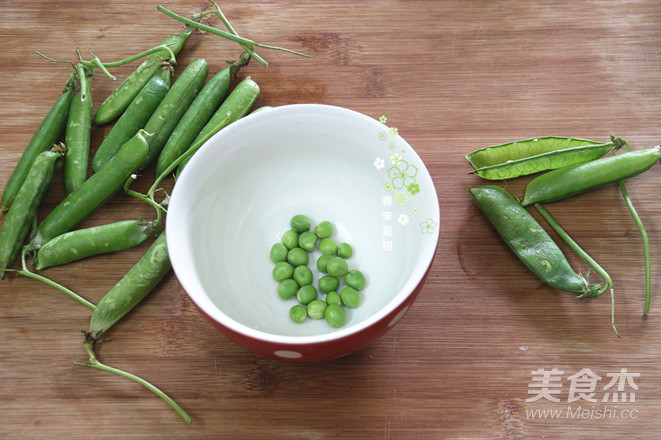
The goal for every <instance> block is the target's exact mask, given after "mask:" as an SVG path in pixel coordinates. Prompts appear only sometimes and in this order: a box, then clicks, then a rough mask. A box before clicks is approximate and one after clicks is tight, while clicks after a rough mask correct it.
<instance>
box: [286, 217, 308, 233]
mask: <svg viewBox="0 0 661 440" xmlns="http://www.w3.org/2000/svg"><path fill="white" fill-rule="evenodd" d="M289 224H290V226H291V228H292V229H293V230H295V231H296V232H305V231H309V230H310V219H309V218H307V216H305V215H302V214H299V215H295V216H293V217H292V218H291V221H290V222H289Z"/></svg>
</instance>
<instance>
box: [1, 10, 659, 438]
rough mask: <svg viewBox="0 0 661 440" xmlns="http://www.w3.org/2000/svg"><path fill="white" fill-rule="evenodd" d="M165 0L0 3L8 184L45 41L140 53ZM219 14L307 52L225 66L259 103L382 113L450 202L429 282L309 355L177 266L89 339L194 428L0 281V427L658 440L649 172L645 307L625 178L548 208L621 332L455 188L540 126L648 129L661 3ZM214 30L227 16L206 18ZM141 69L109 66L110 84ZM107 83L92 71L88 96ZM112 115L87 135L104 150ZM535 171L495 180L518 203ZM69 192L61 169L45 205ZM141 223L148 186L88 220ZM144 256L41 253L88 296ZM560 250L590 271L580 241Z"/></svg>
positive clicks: (639, 200)
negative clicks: (191, 287) (200, 307)
mask: <svg viewBox="0 0 661 440" xmlns="http://www.w3.org/2000/svg"><path fill="white" fill-rule="evenodd" d="M162 4H163V5H164V6H166V7H168V8H169V9H172V10H174V11H175V12H178V13H181V14H183V15H191V14H192V13H194V12H198V11H201V10H203V9H206V8H208V7H210V3H207V2H205V1H202V0H199V1H189V0H186V1H176V2H175V1H164V2H163V3H162ZM156 6H157V3H156V2H148V1H144V2H126V1H123V0H120V1H113V2H101V1H95V0H92V1H87V2H61V1H46V0H34V1H30V2H24V1H15V0H2V1H0V36H1V37H2V43H3V50H2V51H0V84H2V86H1V87H0V100H1V101H2V106H0V136H1V137H2V138H1V147H0V182H2V185H4V182H6V179H7V178H8V176H9V174H10V173H11V171H12V169H13V167H14V166H15V164H16V162H17V161H18V159H19V157H20V155H21V153H22V151H23V149H24V148H25V145H26V144H27V143H28V142H29V140H30V138H31V136H32V134H33V133H34V130H35V129H36V127H37V126H38V124H39V122H40V121H41V119H42V118H43V116H44V115H45V114H46V112H47V111H48V109H49V108H50V106H51V105H52V103H53V102H54V100H55V99H56V97H57V96H58V95H59V93H60V91H61V89H62V87H63V85H64V82H65V81H66V78H67V77H68V75H69V72H70V70H69V69H70V67H69V66H68V65H67V64H55V63H52V62H49V61H46V60H45V59H44V58H41V57H39V56H37V55H36V54H35V51H40V52H42V53H43V54H45V55H47V56H48V57H51V58H53V59H57V60H68V61H75V60H76V59H77V55H76V49H77V48H78V49H80V51H81V53H82V54H83V56H84V57H88V55H87V54H88V53H89V51H90V50H91V51H92V52H94V53H95V54H96V55H98V56H99V57H101V58H102V59H103V60H107V61H114V60H118V59H122V58H125V57H127V56H130V55H132V54H135V53H139V52H141V51H142V50H145V49H147V48H149V47H152V46H154V45H156V44H157V43H158V42H160V41H161V40H162V39H163V38H165V37H166V36H167V35H169V34H171V33H173V32H174V31H175V30H176V29H178V28H179V23H177V22H176V21H174V20H173V19H171V18H168V17H166V16H165V15H163V14H162V13H160V12H158V11H157V10H156ZM221 6H222V7H223V11H224V12H225V14H226V16H227V17H228V18H229V20H230V21H231V22H232V24H233V25H234V27H235V28H236V30H237V31H238V32H239V34H241V35H243V36H246V37H248V38H251V39H253V40H255V41H258V42H263V43H267V44H273V45H278V46H285V47H288V48H291V49H295V50H300V51H302V52H306V53H309V54H312V55H314V56H315V57H314V58H311V59H308V58H301V57H296V56H294V55H290V54H286V53H282V52H273V51H268V50H261V51H260V53H261V54H262V55H263V56H264V57H265V58H266V59H267V60H268V61H269V67H268V68H263V67H261V66H259V65H258V64H256V63H251V64H250V65H249V66H248V67H247V68H245V69H243V70H242V71H241V72H240V74H239V77H238V78H237V79H236V80H237V81H238V80H240V79H241V78H243V77H245V76H248V75H251V76H252V77H253V78H254V79H255V80H256V81H257V82H258V83H259V84H260V86H261V88H262V94H261V96H260V98H259V102H258V103H257V105H281V104H290V103H309V102H317V103H325V104H334V105H340V106H344V107H348V108H351V109H354V110H357V111H360V112H362V113H365V114H367V115H369V116H372V117H375V118H378V117H379V116H381V115H386V116H387V117H388V124H389V125H391V126H395V127H397V128H398V129H399V134H401V135H402V136H403V137H404V138H405V139H406V140H407V141H408V142H409V143H410V144H411V145H412V146H413V147H414V148H415V149H416V151H417V152H418V153H419V155H420V156H421V157H422V159H423V160H424V161H425V163H426V164H427V167H428V168H429V171H430V172H431V175H432V177H433V179H434V182H435V185H436V190H437V192H438V198H439V204H440V208H441V223H440V242H439V245H438V250H437V254H436V259H435V264H434V266H433V267H432V269H431V273H430V276H429V279H428V282H427V284H426V286H425V289H424V290H423V292H422V293H421V294H420V296H419V299H418V301H417V302H416V304H415V305H414V306H413V307H412V308H411V309H410V311H409V312H408V314H407V315H406V316H405V318H404V319H403V320H402V321H401V322H400V323H399V324H398V325H397V327H395V328H394V329H393V330H391V331H390V332H389V333H388V334H387V335H386V336H385V337H383V338H382V339H380V340H379V341H377V342H376V343H374V344H372V345H371V346H369V347H368V348H366V349H364V350H361V351H360V352H357V353H355V354H353V355H351V356H347V357H345V358H342V359H337V360H334V361H330V362H325V363H320V364H311V365H305V364H304V365H300V364H291V363H283V362H280V361H276V360H272V359H266V358H263V357H260V356H257V355H254V354H252V353H250V352H247V351H245V350H244V349H243V348H241V347H239V346H237V345H235V344H234V343H232V342H230V341H228V340H227V339H226V338H225V337H223V336H222V335H221V334H220V333H218V332H217V331H215V330H214V329H213V328H212V327H211V325H210V324H209V323H208V322H207V321H205V320H204V319H203V318H202V317H201V316H200V314H199V313H198V312H197V311H196V310H195V309H194V307H193V306H192V305H191V303H190V302H189V300H188V299H187V297H186V295H185V293H184V291H183V290H182V288H181V286H180V285H179V283H178V281H177V279H176V277H175V276H174V275H173V274H170V275H168V276H167V277H166V279H165V280H164V281H163V282H162V283H161V284H160V285H159V286H158V288H157V289H156V290H155V291H154V293H153V294H152V295H151V296H150V297H149V298H148V299H146V300H145V301H144V302H143V303H142V304H141V305H140V306H139V307H137V308H136V309H135V310H134V311H133V312H132V313H131V314H130V315H129V316H128V317H127V318H126V319H125V320H123V321H122V322H120V323H119V324H118V325H117V326H116V327H115V328H114V329H113V330H112V332H111V334H109V335H108V336H109V337H111V338H112V340H111V341H109V342H107V343H104V344H102V345H101V346H100V348H99V353H98V354H99V356H100V358H101V359H102V360H103V361H105V362H106V363H108V364H110V365H113V366H116V367H118V368H122V369H126V370H128V371H130V372H132V373H135V374H138V375H140V376H143V377H145V378H146V379H148V380H150V381H151V382H152V383H154V384H155V385H157V386H158V387H160V388H162V389H163V390H164V391H165V392H167V393H168V394H169V395H171V396H172V397H173V398H174V399H175V400H176V401H177V402H178V403H179V404H180V405H181V406H182V407H183V408H184V409H185V410H186V411H187V412H188V413H189V414H190V415H191V417H192V418H193V424H192V425H190V426H189V425H186V424H185V423H184V422H183V421H182V419H180V418H179V417H178V416H177V415H176V414H175V413H174V412H173V411H172V410H171V409H170V408H169V407H168V406H167V405H166V404H165V403H164V402H163V401H161V400H160V399H158V398H156V397H155V396H154V395H153V394H151V393H150V392H148V391H147V390H145V389H144V388H142V387H140V386H138V385H136V384H135V383H133V382H130V381H128V380H125V379H122V378H119V377H116V376H113V375H110V374H106V373H103V372H100V371H96V370H92V369H88V368H84V367H79V366H76V365H74V364H73V362H76V361H77V362H84V361H86V360H87V357H86V355H85V352H84V350H83V348H82V344H81V342H82V335H81V331H82V330H84V329H86V327H87V325H88V323H89V317H90V312H89V310H87V309H86V308H85V307H83V306H81V305H79V304H77V303H75V302H73V301H72V300H70V299H69V298H67V297H66V296H64V295H63V294H61V293H58V292H57V291H55V290H53V289H51V288H49V287H47V286H45V285H43V284H41V283H39V282H37V281H34V280H31V279H26V278H21V277H15V276H8V277H7V278H6V279H5V280H3V281H2V282H1V283H0V296H1V305H0V383H1V384H2V385H1V387H0V389H1V391H0V413H1V414H2V416H3V423H2V424H0V437H2V438H4V439H37V438H39V439H42V438H49V439H65V438H66V439H76V438H85V439H90V438H99V439H142V438H144V439H154V438H169V439H175V438H177V439H178V438H181V439H183V438H194V439H221V438H222V439H266V438H268V439H290V438H291V439H296V438H300V439H326V438H346V439H379V438H383V439H460V438H461V439H523V438H526V439H527V438H548V439H551V438H553V439H566V438H574V439H588V438H596V437H598V438H602V439H622V438H646V439H648V438H659V434H658V433H659V432H660V431H661V421H659V413H660V411H661V391H660V390H661V367H660V365H661V349H660V348H659V343H658V341H659V340H660V338H661V323H660V322H659V320H660V317H661V314H660V311H661V300H660V299H659V298H661V297H659V296H658V295H657V293H658V290H659V288H660V286H661V281H660V280H661V216H660V215H659V214H660V213H661V212H660V211H661V203H660V202H659V190H658V188H659V185H658V181H659V179H660V178H661V175H660V171H659V167H658V166H655V167H653V168H652V169H651V170H650V171H648V172H646V173H645V174H643V175H641V176H638V177H636V178H634V179H631V180H630V181H629V182H627V188H628V190H629V193H630V195H631V196H632V198H633V200H634V203H635V206H636V208H637V210H638V212H639V214H640V217H641V218H642V220H643V222H644V224H645V225H646V227H647V230H648V233H649V240H650V245H651V254H652V262H651V269H652V277H653V278H652V286H653V291H654V295H653V297H652V308H651V312H650V314H649V316H648V317H647V318H646V319H644V318H643V317H642V311H643V301H644V267H643V253H642V246H641V240H640V236H639V234H638V231H637V228H636V226H635V224H634V222H633V221H632V220H631V217H630V216H629V214H628V211H627V210H626V207H625V204H624V202H623V200H622V197H621V196H620V193H619V189H618V188H617V187H616V186H610V187H604V188H601V189H599V190H596V191H594V192H591V193H589V194H584V195H581V196H579V197H576V198H572V199H570V200H566V201H563V202H557V203H554V204H553V205H550V206H549V210H550V211H551V212H552V213H553V215H554V216H556V218H557V219H558V220H559V221H560V222H561V224H562V225H563V226H564V227H565V228H566V230H567V231H568V232H569V233H570V234H571V235H572V237H573V238H574V239H575V240H576V241H578V242H579V243H580V244H581V246H583V247H584V248H585V249H586V250H587V251H588V252H589V253H590V254H591V255H592V256H594V257H595V258H596V259H597V260H598V261H599V263H600V264H601V265H602V266H603V267H604V268H605V269H606V270H607V271H608V272H609V274H610V275H611V277H612V279H613V281H614V284H615V290H614V292H615V323H616V325H617V328H618V330H619V333H620V337H619V338H618V337H616V336H615V335H614V333H613V331H612V330H611V327H610V310H611V303H610V298H609V297H608V295H604V296H603V297H600V298H597V299H593V300H577V299H575V298H574V297H573V295H571V294H567V293H562V292H558V291H554V290H552V289H550V288H548V287H546V286H545V285H543V284H542V283H541V282H540V281H539V280H538V279H537V278H535V276H534V275H532V274H531V273H530V272H529V271H528V270H527V269H526V268H525V267H523V265H522V264H521V263H520V262H519V261H518V260H517V259H516V258H515V257H514V256H513V254H512V253H511V252H510V251H509V249H508V248H507V247H506V246H505V244H504V243H502V242H501V240H500V239H499V237H498V236H497V235H496V233H495V232H494V231H493V229H492V228H491V226H490V225H489V223H488V221H487V220H486V219H485V218H484V217H483V216H482V214H481V213H480V212H479V211H478V210H477V209H476V207H475V206H474V205H473V202H472V201H471V200H470V197H469V196H468V193H467V188H469V187H471V186H478V185H483V184H485V183H487V182H485V181H483V180H481V179H480V178H478V177H476V176H473V175H468V171H469V165H468V163H467V162H466V161H465V160H464V155H465V154H467V153H469V152H471V151H473V150H475V149H478V148H482V147H485V146H488V145H495V144H499V143H502V142H507V141H510V140H515V139H525V138H530V137H536V136H543V135H558V136H575V137H584V138H591V139H595V140H601V139H604V140H606V139H608V137H609V136H610V135H611V134H615V135H618V136H623V137H625V138H627V140H628V141H629V142H630V143H631V145H632V146H633V148H636V149H640V148H645V147H650V146H653V145H656V144H658V143H659V139H660V138H661V136H660V135H661V129H660V125H659V114H661V92H660V90H661V55H660V54H661V30H660V28H659V26H658V23H659V21H661V4H659V3H658V2H656V1H638V2H626V1H574V2H548V1H538V2H535V1H531V2H521V1H471V2H467V1H432V0H427V1H425V0H411V1H395V0H388V1H386V0H384V1H340V0H331V1H325V2H313V1H289V0H281V1H277V2H272V1H253V2H222V5H221ZM209 23H211V24H214V25H216V26H222V25H221V23H220V22H218V21H217V20H213V19H212V18H211V17H209ZM239 53H240V48H239V46H238V45H236V44H235V43H233V42H229V41H226V40H224V39H222V38H220V37H216V36H213V35H210V34H203V33H195V34H194V35H193V36H191V38H190V40H189V41H188V42H187V43H186V46H185V48H184V50H183V51H182V53H181V54H180V55H179V56H178V57H177V60H178V62H179V65H180V66H186V65H187V64H188V63H190V62H191V61H192V60H194V59H196V58H200V57H204V58H206V59H207V60H208V61H209V63H210V66H211V70H212V71H217V70H219V69H221V68H222V67H224V66H225V61H226V60H230V59H234V58H236V57H237V56H238V54H239ZM136 65H137V63H134V64H131V65H129V66H122V67H117V68H114V69H112V72H113V74H115V75H116V76H117V78H118V80H121V79H123V78H125V77H126V75H128V73H129V72H130V71H131V70H132V69H134V68H135V66H136ZM117 83H118V82H113V81H111V80H110V79H108V78H106V77H104V76H102V75H98V77H97V78H96V79H95V80H94V83H93V99H94V100H95V106H97V105H98V104H99V103H100V102H101V100H102V99H103V98H105V96H107V95H108V94H109V93H110V92H111V90H112V89H113V88H114V87H115V86H116V85H117ZM108 129H109V126H104V127H97V128H95V130H94V133H93V136H92V144H93V148H96V147H97V146H98V145H99V143H100V142H101V140H102V139H103V137H104V135H105V134H106V133H107V131H108ZM149 172H150V171H147V172H146V175H147V177H149ZM145 180H148V179H145ZM528 180H529V179H528V178H521V179H516V180H513V181H510V182H496V184H499V185H502V186H504V187H507V189H508V190H509V191H510V192H512V193H513V194H514V195H516V196H519V197H520V196H521V195H522V193H523V189H524V187H525V184H526V182H527V181H528ZM139 185H140V184H138V187H137V189H141V188H140V187H139ZM170 185H171V183H170ZM63 194H64V191H63V187H62V183H61V174H58V175H56V178H55V183H54V184H53V186H52V187H51V188H50V190H49V192H48V194H47V196H46V199H45V202H44V204H43V206H42V208H41V210H40V218H43V216H45V215H46V214H47V213H48V212H49V211H50V210H51V209H52V208H53V207H54V206H55V205H56V204H57V203H58V202H59V201H60V200H61V199H62V197H63ZM534 214H535V215H536V213H534ZM150 215H151V210H150V208H148V207H145V206H144V205H143V204H141V203H140V202H139V201H137V200H134V199H132V198H131V197H129V196H126V195H118V196H117V197H115V198H113V199H112V200H111V201H110V202H108V204H107V205H105V206H104V207H103V209H102V210H99V211H98V212H97V213H95V214H94V215H93V216H91V217H90V218H89V219H88V220H86V222H85V225H93V224H101V223H106V222H110V221H114V220H120V219H126V218H134V217H136V216H145V217H148V216H150ZM536 216H537V215H536ZM537 217H538V216H537ZM145 248H146V247H145V246H142V247H139V248H136V249H132V250H130V251H126V252H122V253H118V254H114V255H107V256H100V257H95V258H93V259H89V260H86V261H81V262H77V263H72V264H71V265H67V266H64V267H58V268H52V269H49V270H48V276H49V277H51V278H52V279H54V280H56V281H58V282H60V283H62V284H65V285H66V286H67V287H69V288H70V289H72V290H74V291H75V292H78V293H80V294H82V295H83V296H85V297H86V298H88V299H89V300H90V301H92V302H97V301H98V300H99V299H101V298H102V296H103V295H104V293H105V292H107V291H108V289H110V287H112V285H113V284H114V283H116V282H117V281H118V280H119V278H121V276H122V275H123V274H124V273H125V272H126V271H127V270H128V269H129V268H130V267H131V266H132V265H133V264H134V263H135V261H137V259H138V258H139V257H140V255H141V254H142V253H143V252H144V250H145ZM563 249H566V248H565V247H563ZM570 261H571V262H572V264H573V265H574V267H576V269H577V270H580V271H582V272H586V271H587V270H588V267H587V266H586V265H585V263H583V262H582V261H580V259H578V258H577V257H576V256H575V255H570ZM545 375H546V376H545ZM545 377H546V379H545ZM616 399H617V400H616ZM623 399H626V401H624V400H623Z"/></svg>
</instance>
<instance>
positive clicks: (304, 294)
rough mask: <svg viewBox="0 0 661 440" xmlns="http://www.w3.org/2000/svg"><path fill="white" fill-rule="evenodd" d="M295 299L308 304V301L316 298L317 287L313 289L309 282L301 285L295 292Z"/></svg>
mask: <svg viewBox="0 0 661 440" xmlns="http://www.w3.org/2000/svg"><path fill="white" fill-rule="evenodd" d="M296 299H297V300H298V302H299V303H301V304H303V305H306V304H309V303H310V302H312V301H314V300H315V299H317V289H315V288H314V286H313V285H311V284H308V285H307V286H303V287H301V288H300V289H298V292H296Z"/></svg>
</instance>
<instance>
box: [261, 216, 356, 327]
mask: <svg viewBox="0 0 661 440" xmlns="http://www.w3.org/2000/svg"><path fill="white" fill-rule="evenodd" d="M289 224H290V227H291V229H289V230H287V231H286V232H285V233H284V234H282V238H281V239H280V242H278V243H275V244H273V246H272V247H271V252H270V258H271V261H272V262H273V264H274V266H273V279H274V280H275V281H277V282H278V287H277V292H278V296H279V297H280V298H281V299H283V300H290V299H293V298H295V299H296V300H297V302H298V303H297V304H295V305H294V306H292V307H291V308H290V309H289V317H290V318H291V319H292V321H294V322H296V323H302V322H304V321H305V320H306V319H307V318H311V319H325V320H326V322H327V323H328V325H329V326H331V327H333V328H339V327H342V326H343V325H344V323H345V322H346V319H347V316H346V310H345V307H348V308H352V309H353V308H356V307H358V306H359V305H360V303H361V296H360V293H359V291H360V290H362V289H363V288H364V287H365V284H366V280H365V276H364V275H363V273H362V272H361V271H359V270H357V269H351V268H350V267H349V264H348V263H347V259H349V258H351V256H352V255H353V247H352V246H351V245H350V244H349V243H345V242H343V243H340V244H337V243H336V241H335V239H334V238H333V237H332V235H333V224H332V223H331V222H329V221H327V220H324V221H322V222H321V223H319V224H317V225H316V226H315V227H314V228H313V227H312V222H311V221H310V219H309V217H307V216H306V215H303V214H298V215H295V216H293V217H292V218H291V220H290V222H289ZM315 250H318V251H319V252H321V255H320V256H319V257H318V258H317V259H316V262H315V268H316V272H317V275H318V278H317V283H316V286H315V282H314V280H315V274H314V273H313V271H312V269H310V267H309V264H310V260H311V258H312V254H311V253H312V252H313V251H315Z"/></svg>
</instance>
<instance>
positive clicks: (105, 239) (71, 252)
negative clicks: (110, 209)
mask: <svg viewBox="0 0 661 440" xmlns="http://www.w3.org/2000/svg"><path fill="white" fill-rule="evenodd" d="M155 232H156V226H155V225H154V223H153V222H149V221H145V220H124V221H119V222H114V223H107V224H105V225H99V226H92V227H89V228H83V229H76V230H73V231H70V232H66V233H64V234H62V235H58V236H57V237H55V238H53V239H51V240H49V241H47V242H46V243H44V245H43V246H41V247H40V248H39V251H38V252H37V254H36V258H35V259H36V262H37V264H36V266H37V270H42V269H45V268H47V267H51V266H59V265H62V264H67V263H71V262H74V261H78V260H82V259H84V258H89V257H92V256H95V255H101V254H109V253H112V252H119V251H123V250H126V249H130V248H132V247H136V246H139V245H141V244H142V243H144V242H145V241H147V239H148V238H149V237H151V236H152V235H154V233H155Z"/></svg>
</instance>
